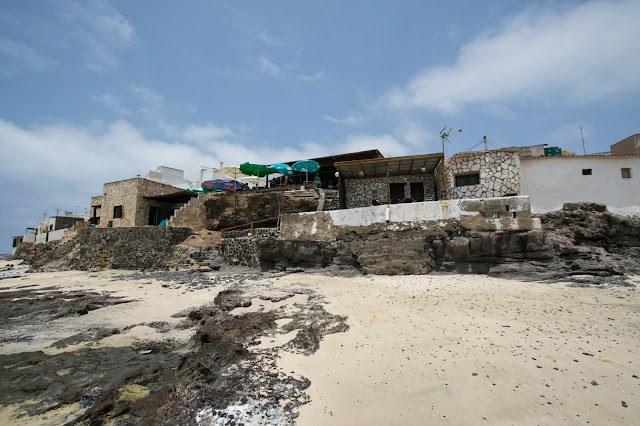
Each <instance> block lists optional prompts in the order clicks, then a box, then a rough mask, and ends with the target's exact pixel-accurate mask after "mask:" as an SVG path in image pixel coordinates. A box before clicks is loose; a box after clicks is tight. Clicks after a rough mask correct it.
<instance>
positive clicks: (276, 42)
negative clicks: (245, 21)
mask: <svg viewBox="0 0 640 426" xmlns="http://www.w3.org/2000/svg"><path fill="white" fill-rule="evenodd" d="M255 37H256V39H257V40H258V41H260V42H262V43H264V44H266V45H269V46H273V47H281V46H283V45H284V42H283V41H282V40H281V39H280V38H278V37H276V36H273V35H271V34H269V33H268V32H266V31H259V32H258V33H256V34H255Z"/></svg>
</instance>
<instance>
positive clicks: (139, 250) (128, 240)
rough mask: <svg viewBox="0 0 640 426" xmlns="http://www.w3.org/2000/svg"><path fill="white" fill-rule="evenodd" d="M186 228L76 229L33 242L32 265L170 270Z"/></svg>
mask: <svg viewBox="0 0 640 426" xmlns="http://www.w3.org/2000/svg"><path fill="white" fill-rule="evenodd" d="M191 234H193V231H192V230H191V229H189V228H169V227H136V228H92V229H80V230H78V233H77V234H76V236H75V237H74V238H71V239H69V240H66V241H55V242H52V243H47V244H38V245H35V246H34V247H35V249H36V250H37V252H36V254H35V257H33V256H29V257H28V258H27V259H28V260H35V265H34V266H35V267H39V268H40V267H46V268H53V269H80V270H89V269H107V268H109V269H148V270H161V269H171V268H174V267H175V266H176V265H177V264H179V263H181V262H183V261H184V259H183V258H182V257H181V256H180V248H179V246H178V244H180V243H181V242H183V241H184V240H186V239H187V238H188V237H189V236H190V235H191Z"/></svg>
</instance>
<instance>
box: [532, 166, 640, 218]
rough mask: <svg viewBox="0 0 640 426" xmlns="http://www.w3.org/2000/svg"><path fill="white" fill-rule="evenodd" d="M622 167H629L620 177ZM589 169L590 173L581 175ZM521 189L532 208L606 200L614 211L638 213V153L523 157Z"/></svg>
mask: <svg viewBox="0 0 640 426" xmlns="http://www.w3.org/2000/svg"><path fill="white" fill-rule="evenodd" d="M622 168H630V169H631V178H630V179H623V178H622V174H621V169H622ZM583 169H591V175H583V174H582V170H583ZM521 170H522V193H523V194H526V195H528V196H529V197H530V200H531V210H532V211H533V212H534V213H542V212H547V211H551V210H558V209H560V208H561V207H562V204H563V203H568V202H582V201H590V202H596V203H602V204H606V205H607V207H608V209H609V211H610V212H612V213H617V214H634V215H640V181H639V179H640V156H628V157H622V156H621V157H614V156H582V157H542V158H525V159H523V160H522V161H521Z"/></svg>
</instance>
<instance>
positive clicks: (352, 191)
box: [345, 174, 435, 209]
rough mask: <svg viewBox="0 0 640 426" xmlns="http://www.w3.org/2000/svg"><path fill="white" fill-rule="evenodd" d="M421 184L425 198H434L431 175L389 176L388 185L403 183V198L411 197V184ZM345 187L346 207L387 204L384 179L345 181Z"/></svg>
mask: <svg viewBox="0 0 640 426" xmlns="http://www.w3.org/2000/svg"><path fill="white" fill-rule="evenodd" d="M414 182H422V183H423V187H424V196H425V198H428V197H431V196H435V187H434V183H435V179H434V176H433V175H431V174H424V175H399V176H390V177H389V183H404V184H405V185H404V197H405V198H409V197H411V183H414ZM345 187H346V205H347V206H346V207H347V208H348V209H353V208H357V207H368V206H370V205H372V201H373V200H374V199H375V200H378V201H379V202H380V203H381V204H385V203H387V200H388V189H387V178H386V177H375V178H367V177H364V178H361V179H347V180H346V181H345Z"/></svg>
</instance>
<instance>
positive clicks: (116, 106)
mask: <svg viewBox="0 0 640 426" xmlns="http://www.w3.org/2000/svg"><path fill="white" fill-rule="evenodd" d="M89 99H91V100H92V101H94V102H97V103H99V104H101V105H104V106H106V107H107V108H109V109H110V110H112V111H113V112H115V113H116V114H119V115H125V114H127V113H128V110H127V108H125V107H124V106H122V104H121V103H120V100H119V99H118V98H117V97H115V96H113V95H112V94H110V93H104V94H102V95H90V96H89Z"/></svg>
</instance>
